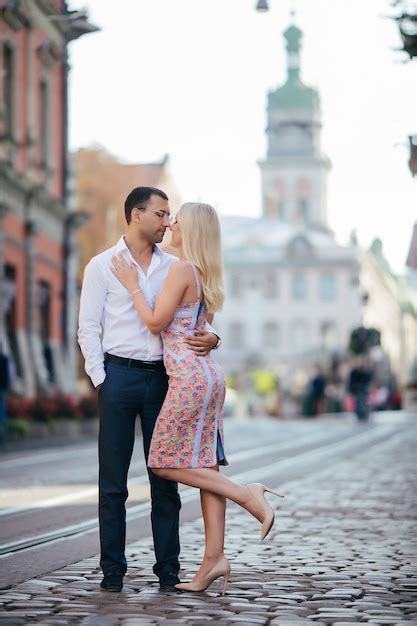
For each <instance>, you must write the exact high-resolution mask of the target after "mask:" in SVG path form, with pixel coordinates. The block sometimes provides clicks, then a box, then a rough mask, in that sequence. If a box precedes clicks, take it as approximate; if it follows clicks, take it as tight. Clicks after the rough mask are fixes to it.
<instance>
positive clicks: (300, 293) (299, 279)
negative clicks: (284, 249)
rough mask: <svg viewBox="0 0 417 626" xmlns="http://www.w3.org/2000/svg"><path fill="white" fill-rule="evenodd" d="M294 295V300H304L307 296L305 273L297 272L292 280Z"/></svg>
mask: <svg viewBox="0 0 417 626" xmlns="http://www.w3.org/2000/svg"><path fill="white" fill-rule="evenodd" d="M292 297H293V299H294V300H304V299H305V298H306V297H307V278H306V275H305V274H302V273H300V272H297V273H296V274H294V276H293V280H292Z"/></svg>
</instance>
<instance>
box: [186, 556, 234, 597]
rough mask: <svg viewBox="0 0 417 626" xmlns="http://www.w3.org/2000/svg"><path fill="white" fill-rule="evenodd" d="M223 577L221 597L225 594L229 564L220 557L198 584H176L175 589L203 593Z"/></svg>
mask: <svg viewBox="0 0 417 626" xmlns="http://www.w3.org/2000/svg"><path fill="white" fill-rule="evenodd" d="M221 576H223V588H222V596H224V594H225V593H226V587H227V583H228V582H229V577H230V563H229V561H228V560H227V559H226V557H224V556H223V557H222V558H221V559H220V561H219V562H218V563H216V565H214V567H212V568H211V570H210V571H209V573H208V574H206V576H205V577H204V578H203V579H202V580H200V582H199V583H178V584H177V585H175V587H176V588H177V589H181V590H182V591H205V590H206V589H208V587H210V585H211V584H212V583H213V582H214V581H215V580H216V579H217V578H220V577H221Z"/></svg>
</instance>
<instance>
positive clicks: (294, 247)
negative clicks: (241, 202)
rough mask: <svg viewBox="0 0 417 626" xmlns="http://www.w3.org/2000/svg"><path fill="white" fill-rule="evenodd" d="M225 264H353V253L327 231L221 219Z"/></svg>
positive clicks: (245, 219)
mask: <svg viewBox="0 0 417 626" xmlns="http://www.w3.org/2000/svg"><path fill="white" fill-rule="evenodd" d="M221 226H222V239H223V249H224V256H225V261H226V263H229V262H230V263H233V262H235V261H236V262H242V263H246V262H247V263H251V264H265V263H266V264H268V263H274V264H275V263H288V262H306V261H307V259H308V260H309V261H310V262H312V261H316V262H333V263H340V262H343V263H344V262H354V261H355V259H356V253H355V251H354V250H353V249H352V248H350V247H344V246H341V245H339V244H338V243H337V242H336V240H335V239H334V236H333V235H332V233H331V232H329V231H327V232H326V231H319V230H313V229H311V228H309V229H307V228H305V227H303V226H300V225H296V224H290V223H287V222H282V221H278V220H272V219H267V218H260V219H256V218H249V217H222V218H221Z"/></svg>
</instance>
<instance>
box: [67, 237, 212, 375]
mask: <svg viewBox="0 0 417 626" xmlns="http://www.w3.org/2000/svg"><path fill="white" fill-rule="evenodd" d="M120 252H123V254H124V255H125V256H126V259H127V260H128V261H131V262H132V263H134V264H135V265H136V267H137V268H138V276H139V280H138V287H141V289H143V294H144V296H145V298H146V300H147V302H148V304H149V306H150V307H152V308H153V307H154V305H155V301H156V298H157V296H158V294H159V292H160V291H161V289H162V285H163V284H164V281H165V278H166V277H167V274H168V270H169V268H170V267H171V265H172V264H173V263H175V262H176V261H178V259H177V257H175V256H172V255H171V254H167V253H166V252H163V251H162V250H161V249H160V248H158V246H154V250H153V254H152V260H151V263H150V265H149V267H148V270H147V272H146V274H145V272H144V271H143V269H142V268H141V267H140V265H139V264H138V263H136V261H135V260H134V258H133V257H132V255H131V253H130V250H129V248H128V247H127V245H126V242H125V238H124V236H123V237H121V238H120V239H119V241H118V242H117V244H116V245H115V246H113V247H112V248H109V249H108V250H105V251H104V252H102V253H101V254H97V256H95V257H93V258H92V259H91V261H90V262H89V263H88V264H87V266H86V268H85V271H84V280H83V286H82V289H81V300H80V315H79V326H78V343H79V344H80V347H81V352H82V353H83V355H84V358H85V371H86V372H87V374H88V375H89V377H90V378H91V380H92V383H93V385H94V386H95V387H97V385H100V384H101V383H102V382H103V381H104V379H105V378H106V372H105V369H104V355H105V353H106V352H108V353H109V354H113V355H115V356H121V357H125V358H128V359H138V360H140V361H160V360H161V359H162V340H161V336H160V334H159V333H158V334H157V335H154V334H152V333H151V332H150V331H149V330H148V328H147V326H146V325H145V324H144V322H143V321H142V319H141V318H140V317H139V315H138V312H137V311H136V309H135V307H134V305H133V302H132V298H131V296H130V294H129V292H128V290H127V289H126V287H124V286H123V285H122V283H121V282H120V281H119V279H118V278H116V276H114V274H113V273H112V271H111V269H110V268H111V267H112V257H113V256H114V255H115V254H119V253H120ZM206 328H207V330H209V331H211V332H214V334H217V333H216V332H215V331H214V329H213V328H212V327H211V326H210V324H207V325H206Z"/></svg>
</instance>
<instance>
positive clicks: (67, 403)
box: [53, 394, 80, 419]
mask: <svg viewBox="0 0 417 626" xmlns="http://www.w3.org/2000/svg"><path fill="white" fill-rule="evenodd" d="M53 402H54V414H55V417H56V418H57V419H68V418H69V419H74V418H77V417H80V408H79V403H78V401H77V398H75V397H74V396H65V395H64V394H56V395H55V397H54V398H53Z"/></svg>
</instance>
